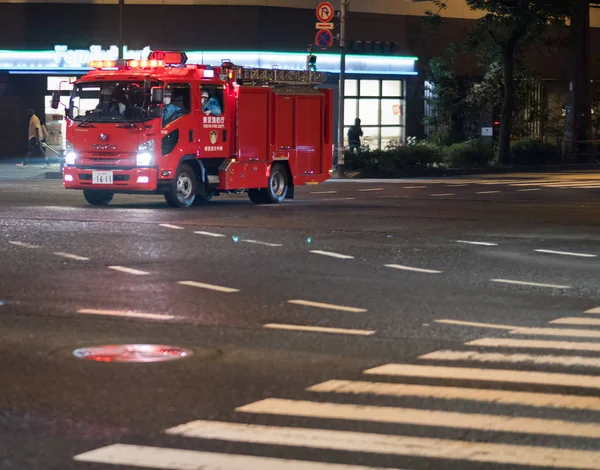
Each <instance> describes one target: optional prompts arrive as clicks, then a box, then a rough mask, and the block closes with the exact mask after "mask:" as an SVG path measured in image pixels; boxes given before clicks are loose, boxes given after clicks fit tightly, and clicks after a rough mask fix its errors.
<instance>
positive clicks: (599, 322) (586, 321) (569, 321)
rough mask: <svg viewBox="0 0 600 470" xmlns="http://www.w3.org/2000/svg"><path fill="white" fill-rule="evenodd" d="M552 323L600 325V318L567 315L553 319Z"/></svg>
mask: <svg viewBox="0 0 600 470" xmlns="http://www.w3.org/2000/svg"><path fill="white" fill-rule="evenodd" d="M550 323H555V324H557V325H584V326H600V319H598V318H578V317H565V318H558V319H557V320H552V321H551V322H550Z"/></svg>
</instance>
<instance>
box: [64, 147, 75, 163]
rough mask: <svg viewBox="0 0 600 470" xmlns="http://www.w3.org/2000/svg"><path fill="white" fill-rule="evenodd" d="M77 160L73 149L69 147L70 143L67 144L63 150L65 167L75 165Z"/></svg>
mask: <svg viewBox="0 0 600 470" xmlns="http://www.w3.org/2000/svg"><path fill="white" fill-rule="evenodd" d="M76 160H77V153H75V149H74V148H73V146H72V145H71V143H70V142H67V145H66V148H65V165H75V161H76Z"/></svg>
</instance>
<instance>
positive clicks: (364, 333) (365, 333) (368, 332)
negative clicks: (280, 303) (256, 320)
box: [263, 323, 375, 336]
mask: <svg viewBox="0 0 600 470" xmlns="http://www.w3.org/2000/svg"><path fill="white" fill-rule="evenodd" d="M263 326H264V327H265V328H269V329H275V330H292V331H306V332H313V333H330V334H338V335H356V336H371V335H374V334H375V331H373V330H353V329H347V328H327V327H323V326H304V325H286V324H281V323H267V324H266V325H263Z"/></svg>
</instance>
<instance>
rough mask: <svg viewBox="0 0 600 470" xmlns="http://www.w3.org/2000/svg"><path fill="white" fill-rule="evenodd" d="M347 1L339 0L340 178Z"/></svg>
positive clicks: (341, 169) (342, 143) (338, 167)
mask: <svg viewBox="0 0 600 470" xmlns="http://www.w3.org/2000/svg"><path fill="white" fill-rule="evenodd" d="M348 4H349V0H341V8H340V84H339V90H338V91H339V93H338V94H339V104H338V145H337V147H338V161H337V169H336V172H337V174H338V176H342V175H343V172H344V95H345V91H346V87H345V83H346V82H345V75H346V14H347V10H348Z"/></svg>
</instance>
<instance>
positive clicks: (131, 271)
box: [107, 266, 150, 276]
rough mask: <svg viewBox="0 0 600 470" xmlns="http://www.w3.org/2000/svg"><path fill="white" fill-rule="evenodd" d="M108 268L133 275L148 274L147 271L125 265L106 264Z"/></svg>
mask: <svg viewBox="0 0 600 470" xmlns="http://www.w3.org/2000/svg"><path fill="white" fill-rule="evenodd" d="M107 267H108V269H112V270H114V271H120V272H122V273H127V274H133V275H135V276H146V275H148V274H150V273H149V272H148V271H140V270H139V269H132V268H126V267H125V266H107Z"/></svg>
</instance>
